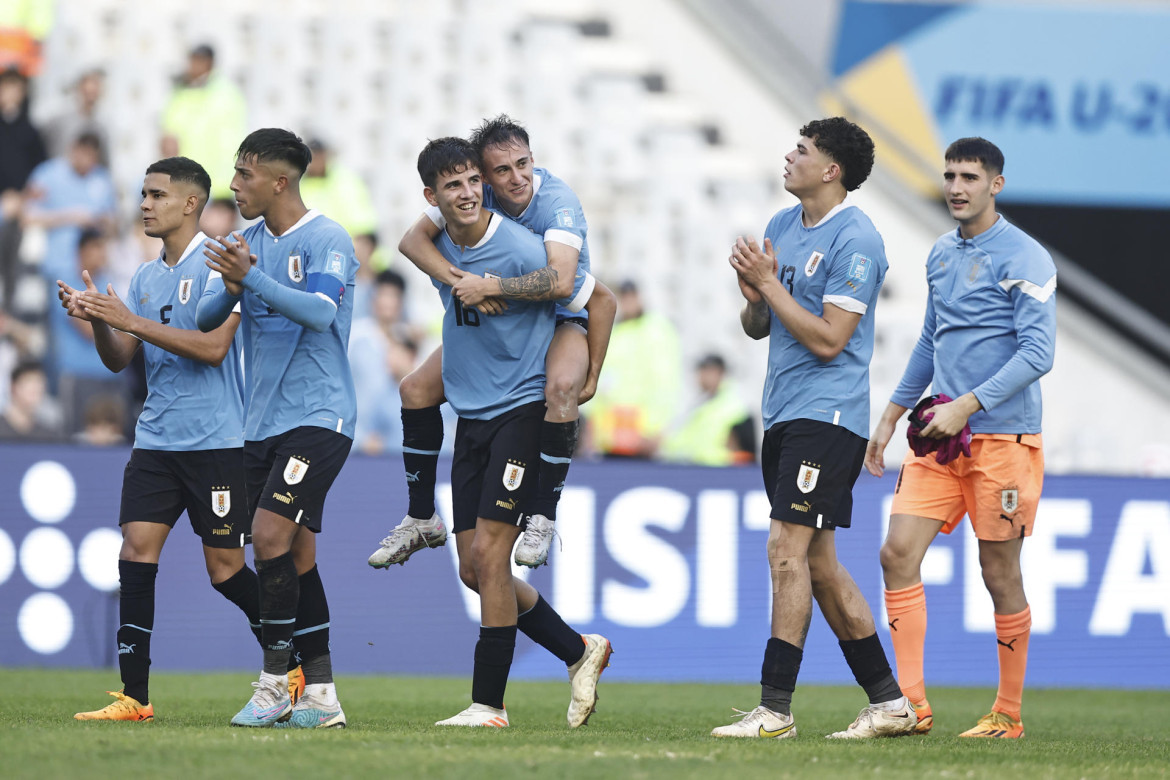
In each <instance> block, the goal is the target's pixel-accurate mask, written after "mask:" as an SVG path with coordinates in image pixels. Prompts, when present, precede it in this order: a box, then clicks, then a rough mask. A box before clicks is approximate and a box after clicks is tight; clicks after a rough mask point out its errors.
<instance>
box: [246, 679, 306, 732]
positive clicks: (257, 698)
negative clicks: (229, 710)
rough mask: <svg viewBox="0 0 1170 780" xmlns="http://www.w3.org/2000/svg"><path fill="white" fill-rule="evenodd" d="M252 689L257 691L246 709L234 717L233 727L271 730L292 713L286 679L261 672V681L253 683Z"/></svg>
mask: <svg viewBox="0 0 1170 780" xmlns="http://www.w3.org/2000/svg"><path fill="white" fill-rule="evenodd" d="M252 687H253V688H255V689H256V691H255V692H254V693H253V694H252V698H251V699H249V700H248V703H247V704H245V705H244V708H243V709H242V710H240V711H239V712H237V713H236V714H235V715H234V716H233V717H232V725H233V726H249V727H251V728H270V727H272V726H274V725H276V722H277V721H279V720H284V719H285V717H286V716H287V715H288V714H289V713H290V712H292V702H291V701H290V700H289V698H288V681H287V679H286V677H284V676H282V675H278V674H267V673H265V672H261V673H260V680H259V681H258V682H254V683H252Z"/></svg>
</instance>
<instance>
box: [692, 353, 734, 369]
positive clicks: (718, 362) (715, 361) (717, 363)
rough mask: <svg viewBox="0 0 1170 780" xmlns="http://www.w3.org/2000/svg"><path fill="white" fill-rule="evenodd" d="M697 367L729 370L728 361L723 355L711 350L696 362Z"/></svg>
mask: <svg viewBox="0 0 1170 780" xmlns="http://www.w3.org/2000/svg"><path fill="white" fill-rule="evenodd" d="M695 368H717V369H719V370H720V371H726V370H727V362H726V361H725V360H724V359H723V356H722V355H717V354H715V353H714V352H709V353H708V354H706V355H703V357H702V358H701V359H700V360H699V362H698V363H696V364H695Z"/></svg>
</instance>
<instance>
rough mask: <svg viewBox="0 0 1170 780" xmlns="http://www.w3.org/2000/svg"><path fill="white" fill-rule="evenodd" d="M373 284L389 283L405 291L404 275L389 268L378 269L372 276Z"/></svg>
mask: <svg viewBox="0 0 1170 780" xmlns="http://www.w3.org/2000/svg"><path fill="white" fill-rule="evenodd" d="M374 284H376V285H378V286H381V285H383V284H389V285H392V286H394V287H397V288H398V290H399V291H400V292H406V277H404V276H403V275H402V274H400V273H398V272H397V271H394V270H392V269H390V268H387V269H385V270H383V271H379V272H378V275H377V276H375V277H374Z"/></svg>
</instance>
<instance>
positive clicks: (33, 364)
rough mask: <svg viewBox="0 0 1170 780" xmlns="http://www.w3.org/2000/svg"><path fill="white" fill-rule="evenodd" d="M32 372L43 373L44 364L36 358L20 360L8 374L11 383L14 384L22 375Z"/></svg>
mask: <svg viewBox="0 0 1170 780" xmlns="http://www.w3.org/2000/svg"><path fill="white" fill-rule="evenodd" d="M34 372H35V373H38V374H43V373H45V367H44V365H42V364H41V362H40V361H38V360H22V361H20V362H19V363H17V364H16V366H15V367H14V368H13V369H12V373H11V374H10V375H9V379H10V380H11V381H12V384H16V382H17V381H18V380H19V379H20V378H21V377H22V376H24V375H25V374H32V373H34Z"/></svg>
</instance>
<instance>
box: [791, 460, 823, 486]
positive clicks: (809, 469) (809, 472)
mask: <svg viewBox="0 0 1170 780" xmlns="http://www.w3.org/2000/svg"><path fill="white" fill-rule="evenodd" d="M820 476H821V469H820V467H818V466H814V465H812V464H811V463H801V464H800V470H799V471H797V472H796V487H797V488H798V489H799V490H800V492H801V493H811V492H813V489H814V488H816V486H817V479H818V478H819V477H820Z"/></svg>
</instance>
